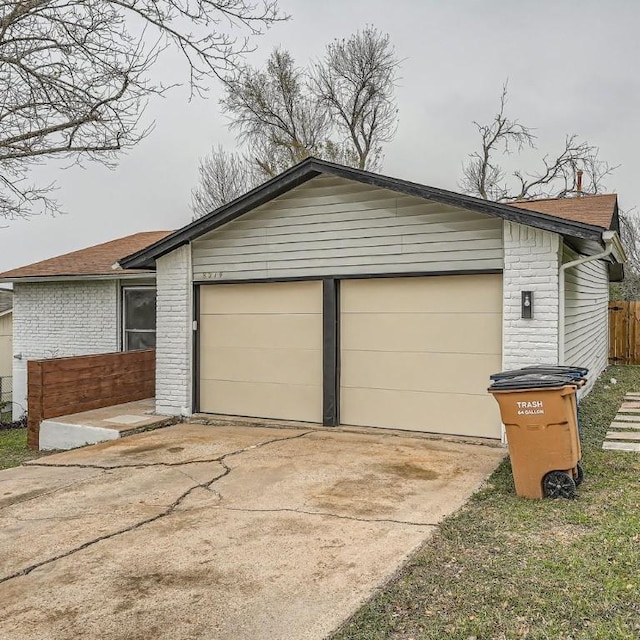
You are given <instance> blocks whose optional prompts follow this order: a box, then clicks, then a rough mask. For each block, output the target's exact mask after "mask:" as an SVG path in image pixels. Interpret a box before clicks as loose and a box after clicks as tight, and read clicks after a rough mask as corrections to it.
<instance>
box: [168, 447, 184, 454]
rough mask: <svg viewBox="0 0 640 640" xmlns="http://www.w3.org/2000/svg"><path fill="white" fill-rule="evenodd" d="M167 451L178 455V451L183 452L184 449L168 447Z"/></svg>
mask: <svg viewBox="0 0 640 640" xmlns="http://www.w3.org/2000/svg"><path fill="white" fill-rule="evenodd" d="M167 451H168V452H169V453H179V452H180V451H184V447H169V448H168V449H167Z"/></svg>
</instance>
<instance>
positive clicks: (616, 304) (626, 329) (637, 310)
mask: <svg viewBox="0 0 640 640" xmlns="http://www.w3.org/2000/svg"><path fill="white" fill-rule="evenodd" d="M639 341H640V300H632V301H626V300H612V301H610V302H609V363H610V364H640V343H639Z"/></svg>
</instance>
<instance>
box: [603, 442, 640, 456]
mask: <svg viewBox="0 0 640 640" xmlns="http://www.w3.org/2000/svg"><path fill="white" fill-rule="evenodd" d="M602 448H603V449H604V450H605V451H630V452H632V453H640V442H615V441H612V440H605V441H604V442H603V443H602Z"/></svg>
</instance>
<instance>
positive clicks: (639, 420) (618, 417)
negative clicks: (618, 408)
mask: <svg viewBox="0 0 640 640" xmlns="http://www.w3.org/2000/svg"><path fill="white" fill-rule="evenodd" d="M614 421H615V422H637V423H638V424H640V416H625V415H621V414H618V415H616V417H615V418H614Z"/></svg>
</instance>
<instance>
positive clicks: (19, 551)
mask: <svg viewBox="0 0 640 640" xmlns="http://www.w3.org/2000/svg"><path fill="white" fill-rule="evenodd" d="M503 456H504V450H502V449H499V448H492V447H488V446H481V445H471V444H462V443H454V442H444V441H439V440H429V439H425V438H422V437H416V436H412V435H397V434H395V435H394V434H390V433H387V432H365V433H355V432H345V431H338V430H336V431H330V430H319V429H276V428H257V427H246V426H245V427H242V426H234V427H214V426H204V425H193V424H180V425H176V426H173V427H169V428H166V429H160V430H158V431H154V432H149V433H144V434H139V435H136V436H131V437H129V438H124V439H122V440H117V441H112V442H108V443H103V444H99V445H95V446H92V447H87V448H84V449H79V450H75V451H69V452H66V453H61V454H57V455H54V456H50V457H47V458H45V459H40V460H38V461H36V462H35V463H29V464H28V465H25V466H23V467H19V468H16V469H11V470H8V471H4V472H1V473H0V486H1V488H0V532H1V533H0V598H1V601H2V608H1V610H0V637H3V638H12V640H22V639H35V638H38V639H41V638H49V639H51V640H67V639H69V640H70V639H72V638H73V639H76V638H81V637H84V638H94V639H96V640H103V639H104V640H115V639H123V640H124V639H125V638H126V639H127V640H136V639H139V640H143V639H144V640H147V639H148V638H171V639H172V640H173V639H187V638H188V639H207V640H211V639H216V640H217V639H221V640H226V639H229V640H230V639H232V638H233V639H234V640H243V639H255V638H261V639H263V640H267V639H275V638H278V639H284V638H322V637H325V636H326V635H327V634H328V633H330V632H331V631H332V630H333V629H335V628H336V627H337V626H338V625H339V624H340V623H341V622H342V621H343V620H344V619H345V618H347V617H348V616H349V615H350V614H351V613H353V611H354V610H355V609H356V608H357V607H358V606H359V604H360V603H362V602H363V600H365V599H366V598H367V597H368V596H369V595H370V594H371V592H372V590H373V589H375V587H376V586H378V585H379V584H381V583H382V582H383V581H384V580H385V579H387V578H388V577H389V576H390V575H391V574H392V573H393V572H394V571H395V570H396V569H397V568H398V566H399V565H401V563H402V562H403V561H404V560H405V559H406V558H407V556H408V555H409V554H410V553H411V552H412V551H413V550H414V549H415V548H416V547H417V546H418V545H420V544H421V543H422V542H423V541H424V540H425V539H426V538H428V536H429V535H430V534H431V533H432V532H433V530H434V527H435V526H436V525H437V524H438V522H440V520H441V519H442V518H443V517H444V516H445V515H447V514H448V513H450V512H452V511H453V510H455V509H457V508H458V507H459V506H460V505H462V504H463V503H464V501H465V500H466V499H467V498H468V496H469V495H470V494H471V493H472V492H473V490H474V489H476V488H477V487H478V486H479V485H480V483H481V482H482V481H483V479H484V478H485V477H486V476H487V475H488V474H489V473H490V472H491V471H492V470H493V469H494V468H495V466H496V465H497V464H498V462H499V461H500V460H501V459H502V457H503Z"/></svg>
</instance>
